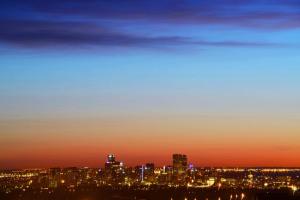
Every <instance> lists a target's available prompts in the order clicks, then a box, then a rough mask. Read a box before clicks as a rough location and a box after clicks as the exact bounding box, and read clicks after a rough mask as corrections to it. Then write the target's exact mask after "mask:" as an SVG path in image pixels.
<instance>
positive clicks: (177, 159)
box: [173, 154, 187, 175]
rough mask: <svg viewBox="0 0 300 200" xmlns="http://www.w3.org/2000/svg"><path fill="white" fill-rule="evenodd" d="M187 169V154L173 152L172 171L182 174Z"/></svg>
mask: <svg viewBox="0 0 300 200" xmlns="http://www.w3.org/2000/svg"><path fill="white" fill-rule="evenodd" d="M186 169H187V156H186V155H184V154H173V173H174V174H175V175H181V174H184V173H185V171H186Z"/></svg>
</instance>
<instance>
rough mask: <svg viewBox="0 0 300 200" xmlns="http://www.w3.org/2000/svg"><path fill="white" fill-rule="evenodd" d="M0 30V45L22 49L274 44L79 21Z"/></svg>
mask: <svg viewBox="0 0 300 200" xmlns="http://www.w3.org/2000/svg"><path fill="white" fill-rule="evenodd" d="M0 29H1V31H0V42H2V43H6V44H11V45H17V46H20V47H26V48H41V47H47V48H49V47H54V48H56V47H64V46H71V47H78V46H84V45H86V46H96V47H97V46H119V47H141V48H147V47H161V46H174V45H176V46H178V45H194V46H215V47H220V46H223V47H266V46H277V45H278V44H273V43H266V42H243V41H209V40H195V39H193V38H188V37H179V36H163V37H152V36H145V35H144V36H141V35H135V34H132V33H126V32H120V31H116V30H113V29H111V28H107V27H100V26H98V25H96V24H93V23H83V22H49V21H48V22H45V21H36V20H34V21H32V20H31V21H29V20H1V21H0Z"/></svg>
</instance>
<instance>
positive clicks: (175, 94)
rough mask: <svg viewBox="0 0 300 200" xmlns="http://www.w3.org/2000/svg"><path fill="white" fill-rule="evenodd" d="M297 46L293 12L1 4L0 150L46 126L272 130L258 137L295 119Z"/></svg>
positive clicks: (244, 4)
mask: <svg viewBox="0 0 300 200" xmlns="http://www.w3.org/2000/svg"><path fill="white" fill-rule="evenodd" d="M299 35H300V4H299V2H298V1H295V0H285V1H259V0H252V1H224V0H215V1H192V0H188V1H176V0H175V1H171V0H163V1H161V0H160V1H136V0H134V1H124V0H123V1H121V0H120V1H119V0H113V1H97V0H93V1H89V2H86V1H80V0H76V1H67V0H63V1H58V0H54V1H35V0H30V1H21V0H12V1H6V2H5V1H1V8H0V120H1V122H2V126H5V127H2V130H6V132H3V133H1V135H2V136H0V139H1V137H2V139H1V142H0V144H1V143H3V144H5V143H7V144H8V143H10V142H12V143H14V142H16V141H18V140H19V138H18V137H13V138H10V136H9V135H10V134H12V133H16V134H17V135H20V136H21V135H24V134H25V133H23V132H22V130H17V131H16V130H15V129H13V127H16V126H19V125H18V123H17V122H15V121H16V120H25V121H26V120H29V121H32V120H33V121H34V120H41V119H43V120H46V121H47V120H53V119H62V120H66V119H73V120H80V119H99V120H100V119H102V120H103V119H110V118H115V119H120V120H122V119H123V118H131V117H133V118H135V117H137V118H139V117H141V118H146V119H149V120H150V121H151V119H153V118H154V117H158V118H159V117H163V118H164V117H167V118H168V119H170V120H171V121H172V120H174V123H175V121H176V120H177V118H178V117H181V118H185V117H187V118H188V119H189V118H197V117H199V116H201V117H208V118H210V119H219V118H221V119H225V118H226V117H229V118H233V119H235V120H237V123H238V120H240V119H241V118H251V119H254V120H256V121H257V123H260V122H261V121H264V120H265V121H266V123H265V124H266V125H265V126H266V127H263V128H262V129H259V128H258V129H257V130H256V132H257V133H252V134H254V135H255V134H257V135H256V136H257V137H258V136H259V134H261V132H263V130H265V129H267V128H268V127H267V124H268V122H267V121H268V120H270V119H271V118H275V119H276V120H275V121H276V123H279V124H280V123H282V124H286V119H291V121H292V122H293V121H294V120H297V119H299V117H300V115H299V113H300V107H299V102H300V92H299V88H300V79H299V77H300V67H299V66H300V57H299V48H300V37H299ZM100 121H101V120H100ZM200 121H201V120H200ZM49 123H50V122H49ZM50 124H51V123H50ZM162 126H163V125H162ZM193 126H197V124H193ZM295 127H297V125H296V124H289V125H288V127H287V129H288V130H290V131H291V135H290V136H291V138H293V137H295V135H294V131H296V129H295ZM145 128H147V126H145ZM148 128H149V127H148ZM225 128H226V127H225ZM227 128H228V127H227ZM298 128H299V127H298ZM20 129H21V126H20ZM232 129H233V128H232V127H231V128H228V131H229V132H230V130H232ZM37 131H38V130H37V129H34V128H33V129H32V133H36V132H37ZM39 131H40V130H39ZM60 131H61V132H62V133H63V131H64V128H62V129H61V130H60ZM187 131H188V130H187ZM99 134H102V135H105V134H108V133H105V132H104V133H99ZM136 134H137V135H138V134H139V133H136ZM161 134H163V132H162V133H161ZM199 134H200V135H199V137H200V136H201V135H203V134H206V135H209V133H199ZM235 134H236V133H235ZM268 134H272V130H269V132H268ZM286 134H288V133H286ZM82 136H84V133H82ZM66 137H67V136H66ZM108 137H109V136H108ZM20 138H21V137H20ZM273 142H274V145H275V146H276V145H277V143H279V142H280V140H276V141H273ZM24 143H26V141H25V142H24ZM27 143H28V144H30V142H29V141H27ZM291 145H292V146H293V145H294V146H293V147H294V148H296V149H297V148H299V146H295V144H291ZM24 148H25V147H24ZM26 148H29V147H26ZM5 150H9V149H5ZM18 155H19V156H20V154H17V153H16V158H15V159H16V160H18ZM0 156H1V155H0ZM0 158H1V157H0ZM291 160H292V159H291ZM291 163H292V162H291Z"/></svg>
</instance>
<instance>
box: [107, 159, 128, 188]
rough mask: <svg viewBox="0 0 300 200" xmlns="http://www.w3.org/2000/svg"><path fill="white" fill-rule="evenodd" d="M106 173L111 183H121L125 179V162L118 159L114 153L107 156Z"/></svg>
mask: <svg viewBox="0 0 300 200" xmlns="http://www.w3.org/2000/svg"><path fill="white" fill-rule="evenodd" d="M105 175H106V181H107V182H110V183H120V182H122V181H123V179H124V175H125V169H124V165H123V162H120V161H116V157H115V156H114V155H113V154H110V155H108V156H107V161H106V162H105Z"/></svg>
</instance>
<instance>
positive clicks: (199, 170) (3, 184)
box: [0, 154, 300, 193]
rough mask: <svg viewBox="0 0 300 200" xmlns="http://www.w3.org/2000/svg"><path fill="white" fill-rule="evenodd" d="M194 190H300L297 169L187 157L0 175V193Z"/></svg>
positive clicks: (114, 161) (112, 159) (111, 159)
mask: <svg viewBox="0 0 300 200" xmlns="http://www.w3.org/2000/svg"><path fill="white" fill-rule="evenodd" d="M103 186H109V187H132V188H134V187H136V188H147V187H153V186H159V187H191V188H213V187H215V188H221V187H222V188H259V189H263V188H276V189H279V188H289V189H291V190H292V191H297V190H298V188H300V169H297V168H293V169H292V168H212V167H194V166H193V165H192V164H189V163H188V158H187V156H186V155H184V154H173V156H172V165H169V166H162V167H156V166H155V165H154V163H151V162H149V163H145V164H142V165H139V166H135V167H128V166H126V165H125V164H124V163H123V162H121V161H118V160H117V158H116V157H115V155H113V154H110V155H108V156H107V160H106V162H105V163H104V168H88V167H84V168H78V167H68V168H50V169H27V170H2V171H0V191H2V192H6V193H9V192H12V191H14V190H19V191H26V190H29V189H32V188H34V189H39V190H46V191H51V190H53V189H56V188H65V189H66V190H68V191H76V190H78V189H80V188H81V189H82V188H89V187H93V188H96V187H103Z"/></svg>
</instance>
